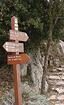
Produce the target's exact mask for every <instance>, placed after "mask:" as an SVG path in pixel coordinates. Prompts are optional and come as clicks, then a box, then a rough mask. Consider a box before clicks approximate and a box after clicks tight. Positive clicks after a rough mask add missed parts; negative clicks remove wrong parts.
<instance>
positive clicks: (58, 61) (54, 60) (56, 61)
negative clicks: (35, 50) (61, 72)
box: [53, 58, 60, 67]
mask: <svg viewBox="0 0 64 105" xmlns="http://www.w3.org/2000/svg"><path fill="white" fill-rule="evenodd" d="M53 64H54V65H55V66H56V67H59V65H60V60H59V58H57V59H53Z"/></svg>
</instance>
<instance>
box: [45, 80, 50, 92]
mask: <svg viewBox="0 0 64 105" xmlns="http://www.w3.org/2000/svg"><path fill="white" fill-rule="evenodd" d="M48 88H49V85H48V82H47V81H45V92H47V91H48Z"/></svg>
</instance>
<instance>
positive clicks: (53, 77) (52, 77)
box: [49, 75, 60, 80]
mask: <svg viewBox="0 0 64 105" xmlns="http://www.w3.org/2000/svg"><path fill="white" fill-rule="evenodd" d="M49 79H53V80H54V79H55V80H57V79H60V77H59V76H53V75H50V76H49Z"/></svg>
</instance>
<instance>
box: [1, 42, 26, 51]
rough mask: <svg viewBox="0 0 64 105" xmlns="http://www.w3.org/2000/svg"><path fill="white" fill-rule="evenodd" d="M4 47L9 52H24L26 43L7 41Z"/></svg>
mask: <svg viewBox="0 0 64 105" xmlns="http://www.w3.org/2000/svg"><path fill="white" fill-rule="evenodd" d="M3 48H4V49H5V50H6V51H7V52H24V44H23V43H15V42H5V43H4V45H3Z"/></svg>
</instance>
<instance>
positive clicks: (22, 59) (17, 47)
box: [3, 16, 29, 105]
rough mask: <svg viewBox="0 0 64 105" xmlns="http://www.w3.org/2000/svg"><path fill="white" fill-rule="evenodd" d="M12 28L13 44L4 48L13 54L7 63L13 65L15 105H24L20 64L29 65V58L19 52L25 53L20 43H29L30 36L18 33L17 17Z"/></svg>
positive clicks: (12, 22) (8, 57) (7, 44)
mask: <svg viewBox="0 0 64 105" xmlns="http://www.w3.org/2000/svg"><path fill="white" fill-rule="evenodd" d="M11 28H12V29H11V30H10V39H11V40H12V42H5V43H4V45H3V48H4V49H5V50H6V51H7V52H13V53H12V55H8V56H7V62H8V64H13V73H14V91H15V105H22V94H21V79H20V64H25V63H27V62H28V61H29V56H28V55H27V54H19V52H24V45H23V43H19V41H27V40H28V36H27V34H26V33H24V32H19V31H18V19H17V18H16V17H15V16H13V17H12V18H11Z"/></svg>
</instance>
